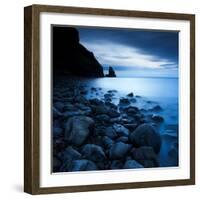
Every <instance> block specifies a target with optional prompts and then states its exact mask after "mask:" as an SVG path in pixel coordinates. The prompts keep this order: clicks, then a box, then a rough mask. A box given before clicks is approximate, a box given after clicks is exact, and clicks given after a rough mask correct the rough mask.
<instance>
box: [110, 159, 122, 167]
mask: <svg viewBox="0 0 200 200" xmlns="http://www.w3.org/2000/svg"><path fill="white" fill-rule="evenodd" d="M122 168H123V162H122V161H121V160H113V161H112V162H111V164H110V169H122Z"/></svg>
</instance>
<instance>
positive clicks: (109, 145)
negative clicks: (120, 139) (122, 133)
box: [102, 136, 113, 149]
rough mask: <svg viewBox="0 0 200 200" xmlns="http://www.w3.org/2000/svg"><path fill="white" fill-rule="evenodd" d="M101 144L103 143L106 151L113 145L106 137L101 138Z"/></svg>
mask: <svg viewBox="0 0 200 200" xmlns="http://www.w3.org/2000/svg"><path fill="white" fill-rule="evenodd" d="M102 143H103V146H104V147H105V148H106V149H109V148H110V147H111V146H112V145H113V140H112V139H110V138H109V137H108V136H104V137H103V138H102Z"/></svg>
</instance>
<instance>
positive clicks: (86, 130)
mask: <svg viewBox="0 0 200 200" xmlns="http://www.w3.org/2000/svg"><path fill="white" fill-rule="evenodd" d="M93 127H94V120H93V119H92V118H90V117H86V116H75V117H71V118H69V119H68V121H67V123H66V124H65V140H67V141H68V142H69V143H71V144H73V145H76V146H79V145H82V144H83V143H84V142H85V140H86V139H87V137H88V136H89V134H90V133H91V130H92V129H93Z"/></svg>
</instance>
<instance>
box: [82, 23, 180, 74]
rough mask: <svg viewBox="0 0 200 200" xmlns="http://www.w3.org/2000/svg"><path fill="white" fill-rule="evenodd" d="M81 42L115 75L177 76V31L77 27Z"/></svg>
mask: <svg viewBox="0 0 200 200" xmlns="http://www.w3.org/2000/svg"><path fill="white" fill-rule="evenodd" d="M78 30H79V34H80V43H81V44H83V45H84V46H85V47H86V48H87V49H88V50H90V51H92V52H93V53H94V55H95V57H96V58H97V60H98V61H99V62H100V63H101V65H103V67H104V71H105V72H107V69H108V67H109V66H112V67H113V68H114V70H115V72H116V74H117V76H118V77H178V32H166V31H151V30H148V31H147V30H133V29H132V30H131V29H102V28H88V27H87V28H86V27H81V28H80V27H79V28H78Z"/></svg>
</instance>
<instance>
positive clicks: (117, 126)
mask: <svg viewBox="0 0 200 200" xmlns="http://www.w3.org/2000/svg"><path fill="white" fill-rule="evenodd" d="M113 129H114V130H115V132H116V133H117V135H118V136H119V137H120V136H129V130H128V129H127V128H125V127H124V126H122V125H121V124H114V125H113Z"/></svg>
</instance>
